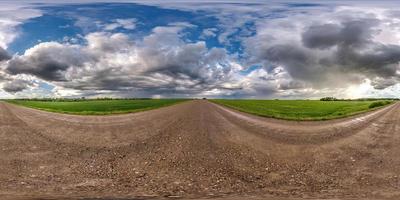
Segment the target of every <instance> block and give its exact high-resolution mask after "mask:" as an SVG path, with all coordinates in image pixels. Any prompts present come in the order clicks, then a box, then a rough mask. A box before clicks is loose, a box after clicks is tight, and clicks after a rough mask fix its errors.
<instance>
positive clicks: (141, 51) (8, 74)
mask: <svg viewBox="0 0 400 200" xmlns="http://www.w3.org/2000/svg"><path fill="white" fill-rule="evenodd" d="M0 4H2V5H1V7H2V8H1V9H0V12H1V13H2V14H0V47H1V49H0V67H1V68H0V88H2V89H1V90H0V98H14V97H16V98H20V97H81V96H86V97H102V96H111V97H154V98H158V97H203V96H207V97H211V98H212V97H214V98H288V99H290V98H292V99H295V98H319V97H323V96H337V97H343V98H359V97H398V95H399V93H400V86H399V80H400V68H399V61H400V42H399V39H400V34H398V33H399V30H400V26H399V25H398V24H399V23H398V22H399V21H400V10H399V11H398V10H396V9H393V5H394V4H396V3H395V2H389V1H388V2H382V3H380V4H377V3H376V2H371V1H330V2H329V3H326V1H325V2H324V1H312V2H311V1H308V2H304V1H273V2H270V3H263V2H260V1H253V2H250V3H241V2H239V1H210V2H207V3H198V2H193V1H176V2H168V3H167V2H164V1H147V2H131V1H124V2H122V1H121V2H116V1H113V2H98V1H84V2H79V3H78V2H76V3H62V2H60V1H57V2H51V1H25V2H24V3H21V2H20V3H15V2H11V1H10V2H1V3H0Z"/></svg>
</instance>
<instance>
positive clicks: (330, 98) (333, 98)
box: [320, 97, 338, 101]
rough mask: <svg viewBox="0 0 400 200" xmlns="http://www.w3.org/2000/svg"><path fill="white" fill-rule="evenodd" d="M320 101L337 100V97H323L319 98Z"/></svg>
mask: <svg viewBox="0 0 400 200" xmlns="http://www.w3.org/2000/svg"><path fill="white" fill-rule="evenodd" d="M320 101H338V99H337V98H335V97H324V98H321V99H320Z"/></svg>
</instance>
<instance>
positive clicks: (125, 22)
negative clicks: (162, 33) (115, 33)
mask: <svg viewBox="0 0 400 200" xmlns="http://www.w3.org/2000/svg"><path fill="white" fill-rule="evenodd" d="M136 23H137V19H135V18H130V19H115V20H112V23H109V24H104V25H103V26H104V30H106V31H112V30H115V29H117V28H124V29H127V30H133V29H135V28H136Z"/></svg>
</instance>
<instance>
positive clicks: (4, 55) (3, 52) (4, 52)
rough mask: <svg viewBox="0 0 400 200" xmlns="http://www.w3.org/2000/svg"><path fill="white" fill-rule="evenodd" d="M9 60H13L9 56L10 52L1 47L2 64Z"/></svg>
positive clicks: (0, 57)
mask: <svg viewBox="0 0 400 200" xmlns="http://www.w3.org/2000/svg"><path fill="white" fill-rule="evenodd" d="M9 59H11V56H10V54H8V52H7V51H6V50H5V49H3V48H2V47H0V62H1V61H4V60H9Z"/></svg>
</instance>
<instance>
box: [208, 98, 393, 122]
mask: <svg viewBox="0 0 400 200" xmlns="http://www.w3.org/2000/svg"><path fill="white" fill-rule="evenodd" d="M211 101H212V102H215V103H218V104H221V105H224V106H227V107H230V108H234V109H236V110H239V111H242V112H247V113H250V114H255V115H259V116H264V117H273V118H278V119H288V120H326V119H336V118H342V117H347V116H351V115H355V114H359V113H362V112H366V111H369V110H373V109H376V108H377V107H380V106H384V105H387V104H389V103H391V102H390V101H319V100H228V99H216V100H211ZM376 102H382V103H381V104H378V106H377V107H374V106H371V104H373V103H375V104H376ZM375 104H373V105H375Z"/></svg>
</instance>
